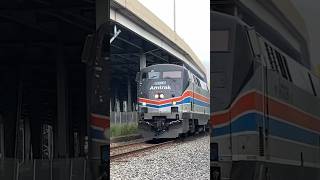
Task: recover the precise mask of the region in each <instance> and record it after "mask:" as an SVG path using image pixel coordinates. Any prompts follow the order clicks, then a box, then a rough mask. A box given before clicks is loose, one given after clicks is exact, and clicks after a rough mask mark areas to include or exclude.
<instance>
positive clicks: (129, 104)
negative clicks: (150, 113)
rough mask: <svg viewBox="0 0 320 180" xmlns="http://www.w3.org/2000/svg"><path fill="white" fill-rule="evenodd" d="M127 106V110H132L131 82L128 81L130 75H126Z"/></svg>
mask: <svg viewBox="0 0 320 180" xmlns="http://www.w3.org/2000/svg"><path fill="white" fill-rule="evenodd" d="M127 78H128V101H127V102H128V107H127V110H128V112H131V111H132V97H131V91H132V90H131V82H130V76H129V75H128V77H127Z"/></svg>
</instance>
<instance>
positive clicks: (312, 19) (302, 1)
mask: <svg viewBox="0 0 320 180" xmlns="http://www.w3.org/2000/svg"><path fill="white" fill-rule="evenodd" d="M292 2H293V3H294V5H296V8H297V10H298V11H299V12H300V14H301V15H302V17H303V18H304V20H305V23H306V26H307V29H308V31H309V39H310V44H309V49H310V56H311V57H310V58H311V59H310V61H311V64H312V65H313V66H316V65H319V64H320V51H319V47H320V21H319V17H320V11H319V10H320V1H316V0H292Z"/></svg>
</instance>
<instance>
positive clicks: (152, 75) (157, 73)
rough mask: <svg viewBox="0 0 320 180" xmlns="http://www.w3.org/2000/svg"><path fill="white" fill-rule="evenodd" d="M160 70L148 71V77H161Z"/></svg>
mask: <svg viewBox="0 0 320 180" xmlns="http://www.w3.org/2000/svg"><path fill="white" fill-rule="evenodd" d="M159 77H160V72H154V71H151V72H149V73H148V79H159Z"/></svg>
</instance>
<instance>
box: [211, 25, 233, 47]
mask: <svg viewBox="0 0 320 180" xmlns="http://www.w3.org/2000/svg"><path fill="white" fill-rule="evenodd" d="M229 35H230V32H229V31H228V30H214V31H211V32H210V51H212V52H224V51H229V49H230V47H229Z"/></svg>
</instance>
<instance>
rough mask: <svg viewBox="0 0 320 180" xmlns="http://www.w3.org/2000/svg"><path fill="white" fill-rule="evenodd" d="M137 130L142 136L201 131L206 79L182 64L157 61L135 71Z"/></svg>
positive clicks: (205, 107)
mask: <svg viewBox="0 0 320 180" xmlns="http://www.w3.org/2000/svg"><path fill="white" fill-rule="evenodd" d="M137 82H138V91H137V93H138V95H137V97H138V103H139V110H138V111H139V117H140V119H139V125H138V127H139V131H140V133H141V134H142V136H143V137H145V138H150V139H153V138H154V139H158V138H176V137H179V136H180V135H184V134H186V133H194V132H198V131H205V130H206V129H207V127H208V126H207V124H208V121H209V119H210V109H209V89H208V87H207V83H206V78H205V77H204V78H203V77H201V76H199V75H197V74H196V73H195V71H192V70H188V69H187V68H186V67H184V66H179V65H174V64H157V65H152V66H148V67H146V68H143V69H141V71H140V72H139V73H138V74H137Z"/></svg>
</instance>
